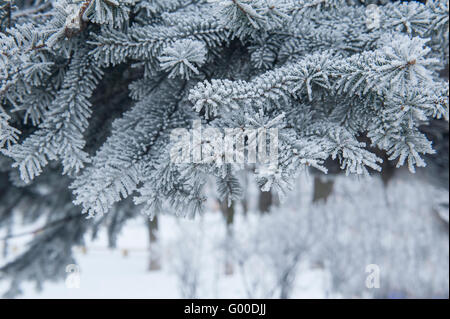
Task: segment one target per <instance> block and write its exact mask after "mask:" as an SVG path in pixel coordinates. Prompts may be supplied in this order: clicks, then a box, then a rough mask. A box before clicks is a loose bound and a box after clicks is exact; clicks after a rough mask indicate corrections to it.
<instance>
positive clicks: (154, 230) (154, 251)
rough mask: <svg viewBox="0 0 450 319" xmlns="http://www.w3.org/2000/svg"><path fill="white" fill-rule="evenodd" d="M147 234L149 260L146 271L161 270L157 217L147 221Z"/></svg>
mask: <svg viewBox="0 0 450 319" xmlns="http://www.w3.org/2000/svg"><path fill="white" fill-rule="evenodd" d="M147 227H148V234H149V252H150V260H149V266H148V270H150V271H153V270H159V269H161V256H160V251H159V247H158V216H155V217H154V218H153V220H150V219H149V220H148V221H147Z"/></svg>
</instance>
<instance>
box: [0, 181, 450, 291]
mask: <svg viewBox="0 0 450 319" xmlns="http://www.w3.org/2000/svg"><path fill="white" fill-rule="evenodd" d="M389 185H390V186H389V188H388V189H385V187H384V186H383V184H382V182H381V180H380V179H379V178H378V177H376V178H369V179H367V178H359V179H354V180H350V177H339V178H337V179H336V180H335V185H334V191H333V196H332V197H333V199H332V201H331V202H329V203H328V204H327V205H325V206H323V207H322V208H321V209H319V208H320V207H312V206H309V205H310V202H311V195H312V190H313V189H312V186H313V183H312V180H311V178H310V177H308V176H303V178H301V179H299V182H298V185H296V187H295V191H294V192H293V193H292V194H290V195H289V196H288V198H287V200H286V201H285V203H284V204H282V206H281V207H280V208H279V209H280V211H282V213H283V214H284V215H278V216H281V217H283V218H278V217H276V216H277V215H276V214H274V213H271V214H266V215H264V216H265V217H262V216H263V215H261V213H259V212H257V211H256V207H257V194H256V193H254V192H253V191H252V189H253V190H254V189H256V188H255V187H254V185H253V186H252V187H248V189H247V191H248V198H249V201H248V204H249V209H250V210H249V212H248V214H247V215H246V216H244V214H242V212H241V211H240V210H239V209H238V208H236V216H235V220H234V241H233V242H234V245H235V246H231V250H232V253H230V250H228V252H227V249H225V246H224V243H228V242H230V240H229V238H228V237H226V236H227V235H226V234H227V233H226V227H225V222H224V218H223V216H222V214H221V213H220V211H219V207H218V206H217V203H215V204H214V202H212V203H210V204H209V206H208V207H207V212H206V213H205V214H203V215H202V216H197V217H196V218H195V219H194V220H190V219H184V218H177V217H174V216H169V215H160V216H159V217H158V218H159V232H158V238H159V239H158V242H159V250H158V251H159V252H160V256H161V260H160V261H161V266H162V268H161V269H160V270H156V271H155V270H153V271H149V270H148V266H149V256H150V251H149V247H148V229H147V225H146V223H145V220H144V218H145V217H144V216H138V217H137V218H135V219H133V220H130V221H128V222H127V224H126V225H125V227H124V228H123V230H122V233H121V234H120V235H119V236H118V241H117V247H116V248H115V249H110V248H108V238H107V233H106V230H103V231H102V232H100V233H99V235H98V237H97V239H96V240H95V241H92V240H89V238H86V244H85V246H83V247H75V248H74V255H75V258H76V261H77V264H76V269H77V270H79V273H77V274H75V275H74V274H73V273H72V274H71V273H68V274H67V275H68V276H67V280H66V281H60V282H46V283H44V286H43V290H42V291H41V292H38V291H36V290H35V287H34V285H32V284H24V285H23V286H22V288H23V294H22V295H21V296H19V298H183V297H192V296H195V297H198V298H248V297H259V298H264V297H278V296H279V291H276V292H275V290H274V289H275V288H274V287H275V286H274V282H276V280H279V278H278V279H277V278H276V275H277V274H279V273H280V272H279V270H280V269H283V265H284V264H285V263H288V262H289V260H290V259H289V258H284V257H283V256H281V255H279V254H278V251H280V249H281V248H279V246H280V247H281V246H283V245H284V246H283V247H291V248H292V247H294V248H295V247H300V248H299V249H300V250H302V249H304V248H302V247H301V246H297V243H300V244H301V243H302V242H304V243H303V244H304V245H306V246H307V247H309V246H311V247H313V248H314V245H315V241H316V240H317V238H319V242H320V240H321V239H322V238H325V235H326V234H325V232H326V229H328V228H327V227H325V228H323V230H320V229H322V228H320V227H323V225H322V226H321V224H320V218H319V219H318V220H316V219H314V221H315V222H318V224H314V226H313V228H303V227H304V226H307V225H308V221H309V222H311V220H310V218H311V216H313V215H311V214H315V215H314V216H316V217H317V214H324V215H323V216H325V221H326V220H328V219H329V218H331V219H330V220H329V221H327V222H326V223H330V222H331V221H332V218H333V216H334V215H336V216H337V217H339V219H337V220H339V221H341V222H340V223H336V220H335V221H334V224H333V225H335V226H336V227H337V226H339V225H340V226H339V227H340V231H341V233H339V234H340V235H342V236H343V238H341V237H342V236H340V237H335V238H340V239H339V240H342V242H341V244H342V245H344V246H343V247H344V248H345V247H346V249H347V250H349V251H350V254H347V255H342V254H341V253H343V252H345V251H346V250H344V251H340V253H339V254H338V255H337V259H330V260H332V261H333V265H332V268H331V269H332V270H333V271H335V274H334V275H335V276H334V277H335V278H334V279H335V280H336V278H337V279H339V278H340V277H339V276H337V277H336V273H337V274H340V273H342V275H345V274H346V273H350V274H347V275H349V276H350V277H349V278H355V280H356V288H357V289H356V291H357V294H356V295H353V290H351V289H353V288H354V287H353V286H351V285H348V286H349V287H350V288H351V289H350V291H348V292H346V296H355V297H364V294H361V289H360V288H361V287H363V288H364V287H365V276H366V272H365V267H364V266H365V265H366V264H365V263H364V260H359V259H358V258H359V257H358V258H357V259H356V261H360V264H361V265H359V263H358V262H356V264H357V265H355V260H353V261H351V258H356V257H354V256H353V255H354V254H356V253H360V254H362V255H361V256H360V257H361V258H363V257H364V256H365V255H364V254H365V250H364V249H363V248H364V247H363V246H361V245H362V244H358V243H364V242H365V243H366V244H367V245H369V246H377V247H378V248H379V249H381V250H380V251H382V252H383V253H379V254H378V255H376V254H375V255H373V256H376V258H377V259H376V260H377V261H379V262H380V263H381V264H383V265H386V267H385V269H386V271H385V273H386V274H385V275H391V276H392V277H389V278H390V279H389V280H390V284H391V286H393V287H394V288H393V289H395V284H396V283H397V282H399V285H400V287H403V288H402V289H405V288H404V287H407V288H408V287H409V288H410V289H411V290H412V291H413V293H416V292H417V291H415V290H419V292H420V290H423V291H422V292H423V293H422V295H424V296H427V297H432V296H433V294H434V293H435V291H437V296H438V297H441V296H443V295H446V294H447V295H448V290H447V291H441V290H430V291H431V292H430V293H426V290H425V289H428V288H430V287H440V285H439V284H436V282H433V281H432V280H434V279H433V276H432V275H433V274H438V275H436V276H438V277H439V278H437V282H439V281H440V282H444V283H445V282H447V283H448V270H447V272H445V267H444V266H445V265H442V263H441V262H440V261H441V259H442V258H444V257H445V256H448V235H447V237H445V236H444V237H445V238H444V239H446V241H447V244H445V243H444V244H443V243H442V238H441V239H439V238H440V237H439V236H438V237H436V236H434V235H435V234H434V230H433V229H434V228H430V227H428V226H426V225H428V224H429V223H430V221H431V220H434V219H435V217H433V214H434V213H433V202H441V201H442V202H445V199H446V198H447V197H448V192H446V191H442V192H436V191H435V190H433V188H432V187H430V186H427V185H426V184H423V183H421V182H419V181H417V180H414V179H412V177H411V175H410V174H406V175H399V176H398V177H397V178H395V179H394V180H392V181H391V183H390V184H389ZM210 197H213V198H214V196H210ZM444 197H445V199H444ZM389 199H390V200H389ZM431 199H432V200H431ZM388 200H389V201H388ZM394 200H395V201H394ZM394 204H395V205H394ZM317 209H319V210H317ZM325 212H328V213H326V214H325ZM298 214H299V216H300V219H298V218H293V217H294V216H295V215H298ZM361 214H362V215H361ZM272 217H274V218H273V219H272ZM369 217H370V218H369ZM277 218H278V219H277ZM289 218H291V219H289ZM342 220H344V222H342ZM291 221H292V225H291V224H290V223H291ZM293 223H296V224H293ZM422 224H424V225H425V226H426V227H422ZM327 225H328V224H327ZM391 226H392V227H391ZM315 227H319V228H318V229H319V230H317V229H316V228H315ZM447 227H448V224H447ZM391 228H392V229H391ZM31 229H33V227H31V228H30V226H28V228H20V227H19V228H16V230H15V232H19V233H21V232H27V231H29V230H31ZM312 231H315V232H316V233H319V234H318V236H319V237H317V236H316V237H314V236H309V235H308V236H303V237H302V236H300V237H299V236H297V234H309V232H312ZM379 231H383V236H382V238H381V239H383V240H382V242H383V244H382V245H381V244H380V245H378V244H377V243H378V242H380V238H378V237H377V236H378V235H377V234H378V232H379ZM430 231H431V233H430ZM447 234H448V233H447ZM0 235H1V234H0ZM349 235H351V238H353V239H354V240H352V241H350V242H348V241H347V240H346V236H349ZM422 235H423V236H425V237H423V238H422V237H421V238H422V240H416V239H415V238H416V237H420V236H422ZM371 236H372V237H373V238H372V237H371ZM288 237H289V238H288ZM441 237H442V236H441ZM311 238H312V240H313V241H312V242H311ZM371 238H372V239H371ZM29 239H30V237H27V236H24V237H18V238H14V239H12V240H11V241H10V242H9V245H10V249H9V250H10V255H9V256H8V260H12V259H14V258H15V257H16V256H18V255H19V254H20V253H21V251H23V249H24V248H25V244H26V242H27V241H28V240H29ZM425 239H427V240H428V241H426V240H425ZM255 240H256V241H255ZM308 240H309V241H308ZM272 242H276V243H275V244H272ZM236 244H237V245H236ZM350 244H351V245H350ZM438 244H440V246H438ZM277 245H278V246H277ZM383 245H387V246H386V247H391V248H390V249H391V250H392V249H394V250H395V249H397V248H398V249H399V251H398V253H392V252H391V253H390V249H385V248H383V247H384V246H383ZM275 246H276V247H275ZM360 246H361V247H363V248H361V247H360ZM422 246H423V248H424V249H422V248H421V247H422ZM330 247H334V246H333V245H331V246H330ZM336 247H338V248H339V249H341V248H340V246H339V245H338V246H336ZM405 247H407V249H406V248H405ZM368 248H370V247H368ZM404 248H405V249H404ZM432 248H433V249H432ZM434 248H436V249H434ZM296 249H297V248H296ZM408 249H409V250H410V252H408V251H406V250H408ZM394 250H393V251H394ZM255 251H256V252H257V253H256V258H254V259H252V258H253V257H255V254H253V255H252V252H255ZM283 251H284V250H283ZM424 252H428V253H426V254H425V253H424ZM431 252H432V253H431ZM416 253H420V254H421V255H417V256H415V254H416ZM283 254H284V253H283ZM326 254H328V255H329V254H330V251H328V252H327V253H326ZM403 254H404V255H405V256H403ZM230 255H233V257H235V258H236V256H237V257H238V258H237V259H234V260H233V261H232V262H231V266H232V267H231V269H232V273H231V274H226V270H230V268H229V267H226V266H229V265H230V262H229V261H230ZM328 255H326V256H325V257H327V256H328ZM331 255H333V254H332V252H331ZM397 255H398V256H400V257H402V256H403V257H404V259H399V260H402V262H395V261H394V259H395V260H397V259H396V258H395V257H396V256H397ZM308 256H309V255H308V254H303V255H302V257H301V259H300V260H301V262H300V264H299V265H298V271H297V272H296V274H297V275H296V277H295V281H294V285H293V289H292V292H291V293H290V294H289V297H290V298H325V297H340V296H341V294H339V295H331V294H330V291H331V289H330V282H331V281H332V280H330V279H331V278H332V276H331V274H330V273H328V272H327V271H325V270H323V269H322V268H320V267H321V266H319V264H317V263H316V262H317V260H316V262H314V261H311V262H308V260H307V257H308ZM355 256H357V255H355ZM358 256H359V255H358ZM240 257H243V259H239V258H240ZM278 257H280V258H278ZM322 257H323V256H322ZM328 257H330V258H331V257H332V256H328ZM400 257H399V258H400ZM441 257H442V258H441ZM277 258H278V259H277ZM361 258H360V259H361ZM386 258H387V259H386ZM440 258H441V259H440ZM363 259H364V258H363ZM385 259H386V260H385ZM239 260H241V261H242V260H244V262H245V265H244V266H242V265H241V267H240V266H239V265H238V262H239ZM280 260H282V262H281V264H280V262H278V261H280ZM447 260H448V259H447ZM6 261H7V260H5V259H2V257H0V265H2V264H4V263H5V262H6ZM247 261H250V262H247ZM253 261H254V262H253ZM370 261H371V262H373V260H370ZM277 262H278V264H277ZM263 263H265V264H263ZM349 263H350V264H349ZM352 263H353V264H352ZM416 264H417V265H419V266H417V267H419V268H417V270H420V271H421V275H424V276H425V277H424V278H422V279H423V280H422V281H421V282H420V284H419V285H418V286H414V285H412V284H414V283H415V282H416V281H417V280H415V279H414V278H412V281H411V278H409V276H413V277H414V276H417V275H418V274H417V273H415V272H414V271H415V269H416V268H414V267H413V268H411V267H410V268H411V269H412V271H413V272H411V271H410V272H406V270H405V269H406V268H405V267H406V266H407V265H413V266H414V265H416ZM397 265H403V266H402V267H401V268H397ZM349 266H353V268H352V267H349ZM360 266H361V267H360ZM355 267H356V268H355ZM389 267H391V268H392V269H389ZM424 267H428V268H424ZM430 267H431V268H430ZM394 268H395V269H394ZM447 268H448V267H447ZM328 269H330V268H328ZM408 269H409V268H408ZM411 269H410V270H411ZM438 270H439V272H438ZM277 272H278V273H277ZM403 273H404V274H406V275H404V276H403V275H402V274H403ZM274 275H275V277H274ZM402 276H403V277H405V276H406V277H405V278H403V277H402ZM342 278H347V277H345V276H344V277H342ZM384 278H388V277H384ZM435 279H436V278H435ZM274 280H275V281H274ZM383 280H384V279H383ZM386 280H387V279H386ZM402 280H403V281H402ZM347 281H348V280H347V279H343V283H344V286H346V283H347ZM410 281H411V282H410ZM193 282H195V285H192V286H195V289H194V290H195V291H194V292H192V291H193V290H189V289H186V288H189V287H190V285H191V284H192V283H193ZM78 284H79V285H78ZM354 284H355V282H354ZM392 284H394V285H392ZM7 285H8V283H7V282H5V281H0V294H1V293H3V292H4V291H6V289H7ZM405 285H406V286H405ZM73 286H78V288H73ZM413 286H414V287H413ZM71 287H72V288H71ZM352 287H353V288H352ZM344 288H345V287H344ZM407 290H408V289H407ZM342 295H343V296H344V295H345V294H342ZM390 295H391V294H389V296H390ZM367 297H370V296H367Z"/></svg>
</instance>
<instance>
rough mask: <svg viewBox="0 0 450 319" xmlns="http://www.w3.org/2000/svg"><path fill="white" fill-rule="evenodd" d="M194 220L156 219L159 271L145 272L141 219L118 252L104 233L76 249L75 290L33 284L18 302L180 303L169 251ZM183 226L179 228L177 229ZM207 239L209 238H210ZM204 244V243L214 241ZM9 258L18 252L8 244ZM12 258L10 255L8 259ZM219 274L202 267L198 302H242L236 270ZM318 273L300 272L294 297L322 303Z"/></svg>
mask: <svg viewBox="0 0 450 319" xmlns="http://www.w3.org/2000/svg"><path fill="white" fill-rule="evenodd" d="M203 219H204V221H203V222H206V223H207V224H209V225H214V224H218V225H223V221H222V216H221V215H220V214H218V213H217V214H215V213H210V214H205V215H204V217H203ZM198 222H200V221H198V220H194V221H192V220H181V221H180V220H179V219H176V218H175V217H172V216H161V218H160V240H161V242H162V243H163V254H162V255H163V260H162V269H161V270H158V271H148V270H147V267H148V262H149V252H148V247H147V242H148V233H147V229H146V227H145V224H144V222H143V220H142V219H135V220H132V221H130V222H129V223H128V224H127V227H125V228H124V230H123V233H122V234H121V236H120V237H119V240H118V244H117V248H116V249H113V250H112V249H108V248H107V238H106V234H105V233H101V234H100V235H99V238H98V239H97V240H95V241H94V242H88V243H87V245H86V248H85V249H83V248H82V247H77V248H76V249H75V257H76V260H77V263H78V264H77V266H78V267H79V269H80V275H79V278H80V281H79V283H80V285H79V288H67V286H66V282H56V283H45V284H44V289H43V290H42V291H41V292H38V291H36V290H35V288H34V285H32V284H25V285H24V286H23V287H24V294H23V295H22V296H20V298H180V297H181V295H180V292H179V289H178V281H177V276H176V275H175V273H174V272H173V270H172V269H171V266H170V265H171V260H170V258H171V248H172V247H173V245H174V240H175V237H176V236H177V232H176V230H177V229H179V227H180V224H187V225H186V226H189V224H193V223H198ZM182 226H183V225H182ZM204 234H206V236H210V237H214V236H215V235H216V234H217V233H216V232H215V231H207V230H206V231H205V232H204ZM210 239H211V240H212V239H213V238H210ZM211 240H205V242H213V241H211ZM11 247H12V250H13V255H14V254H15V255H17V254H18V253H19V252H20V250H21V248H20V247H19V246H17V243H13V242H11ZM11 257H14V256H11ZM216 266H217V268H219V269H211V268H209V269H208V268H206V270H207V271H208V272H209V273H208V274H204V278H208V277H210V276H214V278H216V279H218V280H216V281H211V282H209V281H207V280H206V279H205V281H206V282H203V283H201V284H200V291H201V292H202V293H201V295H200V297H210V298H245V297H246V294H245V290H244V287H243V285H242V278H240V274H239V272H238V271H235V272H234V274H233V275H225V274H224V272H223V269H221V268H222V267H221V265H216ZM323 278H324V277H323V272H322V271H321V270H319V269H316V270H313V269H304V270H303V271H301V272H300V275H299V276H298V278H297V281H296V288H295V290H294V294H293V297H294V298H322V297H324V294H323V291H324V290H323V289H322V285H323ZM5 289H6V283H5V282H3V283H0V291H5Z"/></svg>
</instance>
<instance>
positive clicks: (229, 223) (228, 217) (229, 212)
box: [220, 200, 234, 275]
mask: <svg viewBox="0 0 450 319" xmlns="http://www.w3.org/2000/svg"><path fill="white" fill-rule="evenodd" d="M220 210H221V212H222V215H223V217H224V218H225V224H226V228H227V229H226V231H227V240H226V243H225V245H226V246H225V275H232V274H233V263H232V262H231V260H230V259H231V258H230V250H231V245H230V244H231V241H232V238H233V221H234V203H232V204H231V205H230V207H228V205H227V201H226V200H224V201H222V202H221V203H220Z"/></svg>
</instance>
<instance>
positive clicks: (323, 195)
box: [313, 176, 334, 202]
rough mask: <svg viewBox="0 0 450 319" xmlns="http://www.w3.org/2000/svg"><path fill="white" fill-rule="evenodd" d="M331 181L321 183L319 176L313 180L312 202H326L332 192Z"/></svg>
mask: <svg viewBox="0 0 450 319" xmlns="http://www.w3.org/2000/svg"><path fill="white" fill-rule="evenodd" d="M333 184H334V182H333V181H325V182H324V181H322V179H321V178H320V176H316V177H315V178H314V194H313V202H318V201H326V200H327V198H328V196H330V194H331V192H332V191H333Z"/></svg>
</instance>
